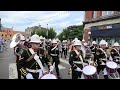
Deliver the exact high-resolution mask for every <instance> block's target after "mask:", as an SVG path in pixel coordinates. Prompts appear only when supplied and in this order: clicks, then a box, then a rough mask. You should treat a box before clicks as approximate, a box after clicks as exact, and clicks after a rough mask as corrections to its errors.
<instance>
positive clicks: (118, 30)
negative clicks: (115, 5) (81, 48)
mask: <svg viewBox="0 0 120 90" xmlns="http://www.w3.org/2000/svg"><path fill="white" fill-rule="evenodd" d="M83 26H84V33H83V39H84V40H85V41H86V42H89V41H93V40H96V42H97V43H99V41H100V40H101V39H105V40H106V41H107V42H108V43H109V45H113V44H114V43H115V42H116V41H117V42H120V11H85V20H84V22H83Z"/></svg>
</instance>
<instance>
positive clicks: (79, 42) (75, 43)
mask: <svg viewBox="0 0 120 90" xmlns="http://www.w3.org/2000/svg"><path fill="white" fill-rule="evenodd" d="M76 45H82V43H81V41H80V40H76V41H75V42H74V46H76Z"/></svg>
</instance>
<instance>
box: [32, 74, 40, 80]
mask: <svg viewBox="0 0 120 90" xmlns="http://www.w3.org/2000/svg"><path fill="white" fill-rule="evenodd" d="M31 74H32V76H33V78H34V79H39V73H31Z"/></svg>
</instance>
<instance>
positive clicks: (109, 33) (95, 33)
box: [91, 28, 120, 37]
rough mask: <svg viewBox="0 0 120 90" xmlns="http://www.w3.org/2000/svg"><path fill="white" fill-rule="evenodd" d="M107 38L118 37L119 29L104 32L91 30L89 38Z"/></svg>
mask: <svg viewBox="0 0 120 90" xmlns="http://www.w3.org/2000/svg"><path fill="white" fill-rule="evenodd" d="M107 36H113V37H114V36H117V37H118V36H120V28H117V29H105V30H91V37H107Z"/></svg>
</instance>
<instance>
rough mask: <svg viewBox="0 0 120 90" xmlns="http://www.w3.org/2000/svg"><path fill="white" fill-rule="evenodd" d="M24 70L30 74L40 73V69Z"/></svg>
mask: <svg viewBox="0 0 120 90" xmlns="http://www.w3.org/2000/svg"><path fill="white" fill-rule="evenodd" d="M26 70H27V71H28V72H32V73H38V72H40V71H41V69H38V70H33V69H29V68H26Z"/></svg>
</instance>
